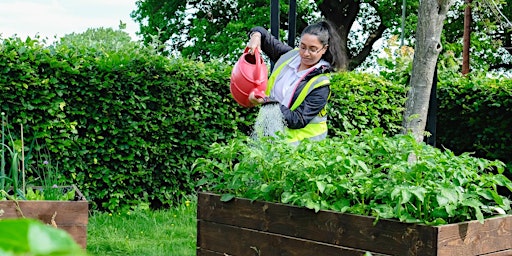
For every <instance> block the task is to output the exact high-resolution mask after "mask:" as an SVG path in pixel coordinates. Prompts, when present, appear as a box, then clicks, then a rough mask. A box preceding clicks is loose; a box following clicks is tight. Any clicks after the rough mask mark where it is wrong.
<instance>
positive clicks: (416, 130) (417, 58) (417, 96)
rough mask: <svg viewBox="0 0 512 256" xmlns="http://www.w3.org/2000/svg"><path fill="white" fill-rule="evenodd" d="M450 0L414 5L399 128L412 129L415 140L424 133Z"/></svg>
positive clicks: (405, 130) (420, 138)
mask: <svg viewBox="0 0 512 256" xmlns="http://www.w3.org/2000/svg"><path fill="white" fill-rule="evenodd" d="M453 1H454V0H422V1H420V6H419V9H418V25H417V27H416V46H415V50H414V60H413V63H412V75H411V83H410V86H411V88H410V90H409V92H408V93H407V101H406V103H405V113H404V120H403V126H404V130H403V132H404V133H409V132H410V133H412V134H413V135H414V137H415V138H416V141H418V142H422V141H423V137H424V132H425V125H426V123H427V114H428V104H429V98H430V91H431V89H432V82H433V79H434V70H435V67H436V63H437V58H438V56H439V53H440V52H441V49H442V46H441V40H440V38H441V32H442V30H443V23H444V20H445V18H446V13H447V12H448V10H449V9H450V6H451V5H452V3H453Z"/></svg>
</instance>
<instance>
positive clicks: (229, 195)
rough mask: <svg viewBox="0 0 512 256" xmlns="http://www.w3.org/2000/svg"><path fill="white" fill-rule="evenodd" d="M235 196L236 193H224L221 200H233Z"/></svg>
mask: <svg viewBox="0 0 512 256" xmlns="http://www.w3.org/2000/svg"><path fill="white" fill-rule="evenodd" d="M233 198H235V195H233V194H222V196H221V197H220V201H221V202H228V201H231V200H232V199H233Z"/></svg>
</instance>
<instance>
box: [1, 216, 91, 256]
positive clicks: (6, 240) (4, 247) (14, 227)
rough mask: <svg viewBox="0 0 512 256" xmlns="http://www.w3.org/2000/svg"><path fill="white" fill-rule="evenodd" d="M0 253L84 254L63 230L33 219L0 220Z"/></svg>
mask: <svg viewBox="0 0 512 256" xmlns="http://www.w3.org/2000/svg"><path fill="white" fill-rule="evenodd" d="M0 230H2V232H0V255H6V256H9V255H12V256H14V255H40V256H44V255H48V256H49V255H62V256H64V255H86V253H85V252H84V251H83V250H82V248H80V246H79V245H78V244H77V243H76V242H75V241H74V240H73V238H72V237H71V236H70V235H69V234H68V233H67V232H66V231H64V230H60V229H57V228H55V227H52V226H50V225H46V224H44V223H42V222H40V221H37V220H34V219H5V220H1V221H0Z"/></svg>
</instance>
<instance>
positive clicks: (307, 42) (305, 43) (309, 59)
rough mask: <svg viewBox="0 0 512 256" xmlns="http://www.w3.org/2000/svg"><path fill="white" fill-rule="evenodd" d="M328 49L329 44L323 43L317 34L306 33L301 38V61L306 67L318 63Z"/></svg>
mask: <svg viewBox="0 0 512 256" xmlns="http://www.w3.org/2000/svg"><path fill="white" fill-rule="evenodd" d="M326 50H327V45H323V44H322V43H321V42H320V40H318V37H317V36H315V35H311V34H304V35H302V37H301V38H300V46H299V54H300V57H301V59H302V60H301V63H302V65H304V66H305V67H306V68H310V67H312V66H314V65H315V64H316V63H318V62H319V61H320V59H321V58H322V55H324V53H325V51H326Z"/></svg>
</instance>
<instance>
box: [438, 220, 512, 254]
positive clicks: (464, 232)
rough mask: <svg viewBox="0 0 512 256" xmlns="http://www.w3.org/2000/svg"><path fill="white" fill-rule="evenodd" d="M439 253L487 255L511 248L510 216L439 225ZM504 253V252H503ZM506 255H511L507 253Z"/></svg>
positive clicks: (511, 222) (511, 224)
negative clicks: (481, 221)
mask: <svg viewBox="0 0 512 256" xmlns="http://www.w3.org/2000/svg"><path fill="white" fill-rule="evenodd" d="M438 238H439V255H446V256H458V255H460V256H466V255H483V254H485V255H488V254H489V253H497V252H499V251H506V250H508V251H510V250H512V218H511V216H502V217H496V218H491V219H486V220H485V222H484V223H483V224H481V223H479V222H477V221H470V222H464V223H457V224H450V225H443V226H439V236H438ZM504 255H506V254H504ZM508 255H512V253H511V254H508Z"/></svg>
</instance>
